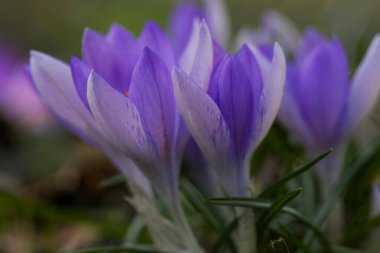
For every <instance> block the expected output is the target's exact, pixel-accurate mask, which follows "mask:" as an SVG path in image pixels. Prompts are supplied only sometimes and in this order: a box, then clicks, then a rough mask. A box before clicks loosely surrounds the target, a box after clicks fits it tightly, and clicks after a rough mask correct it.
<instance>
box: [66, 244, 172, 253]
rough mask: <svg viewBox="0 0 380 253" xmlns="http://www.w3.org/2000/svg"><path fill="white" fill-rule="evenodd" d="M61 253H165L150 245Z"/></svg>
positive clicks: (96, 248) (97, 248)
mask: <svg viewBox="0 0 380 253" xmlns="http://www.w3.org/2000/svg"><path fill="white" fill-rule="evenodd" d="M61 253H164V252H162V251H157V250H155V249H154V248H153V247H152V246H150V245H125V246H108V247H107V246H105V247H91V248H83V249H75V250H67V251H61ZM165 253H169V252H165ZM173 253H174V252H173Z"/></svg>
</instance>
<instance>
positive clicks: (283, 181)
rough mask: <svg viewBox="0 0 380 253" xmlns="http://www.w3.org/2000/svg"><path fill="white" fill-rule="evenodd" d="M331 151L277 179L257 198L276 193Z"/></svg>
mask: <svg viewBox="0 0 380 253" xmlns="http://www.w3.org/2000/svg"><path fill="white" fill-rule="evenodd" d="M331 151H332V149H329V150H327V151H326V152H324V153H323V154H321V155H320V156H318V157H317V158H315V159H313V160H312V161H310V162H309V163H307V164H306V165H304V166H302V167H301V168H299V169H297V170H295V171H293V172H291V173H289V174H288V175H286V176H284V177H283V178H281V179H279V180H278V181H277V182H275V183H274V184H272V185H271V186H270V187H268V188H267V189H266V190H264V191H263V192H262V193H261V194H260V195H259V196H258V197H259V198H264V197H266V196H268V195H269V194H270V193H272V192H274V191H276V190H277V189H279V188H280V187H282V186H283V185H284V184H286V183H287V182H288V181H290V180H291V179H293V178H295V177H297V176H298V175H300V174H302V173H304V172H305V171H307V170H308V169H310V168H312V167H313V166H314V165H315V164H317V163H318V162H319V161H321V160H322V159H323V158H325V157H326V156H328V155H329V154H330V153H331Z"/></svg>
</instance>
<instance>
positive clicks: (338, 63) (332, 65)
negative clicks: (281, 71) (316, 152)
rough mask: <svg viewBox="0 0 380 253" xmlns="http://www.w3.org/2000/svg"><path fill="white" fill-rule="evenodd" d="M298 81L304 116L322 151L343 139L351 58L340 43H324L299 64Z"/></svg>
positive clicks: (298, 93)
mask: <svg viewBox="0 0 380 253" xmlns="http://www.w3.org/2000/svg"><path fill="white" fill-rule="evenodd" d="M299 71H300V72H299V76H298V80H297V81H296V82H295V85H296V96H297V97H298V102H299V106H300V108H301V112H302V115H303V117H304V119H305V121H306V122H307V124H308V125H309V127H310V131H311V132H312V133H313V136H314V137H315V139H316V140H317V141H318V143H319V144H320V148H328V147H331V146H332V145H335V144H336V142H337V141H338V140H339V138H340V137H341V136H342V130H343V129H342V128H343V125H342V124H343V121H344V120H345V118H344V117H345V109H346V103H347V96H348V91H349V81H348V67H347V59H346V58H345V54H344V51H343V48H342V47H341V45H340V43H339V42H338V41H337V40H335V41H334V42H333V43H331V44H327V43H323V44H321V45H319V46H318V47H316V48H315V49H314V50H313V51H312V52H311V53H309V55H307V56H305V58H304V60H303V61H301V62H299Z"/></svg>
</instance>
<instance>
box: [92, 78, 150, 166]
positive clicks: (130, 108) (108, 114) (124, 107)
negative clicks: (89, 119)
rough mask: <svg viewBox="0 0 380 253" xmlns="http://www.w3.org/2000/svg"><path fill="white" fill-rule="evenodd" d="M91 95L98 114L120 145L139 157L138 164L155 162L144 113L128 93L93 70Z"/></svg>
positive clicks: (108, 132)
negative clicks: (111, 84)
mask: <svg viewBox="0 0 380 253" xmlns="http://www.w3.org/2000/svg"><path fill="white" fill-rule="evenodd" d="M87 99H88V102H89V105H90V108H91V111H92V114H93V115H94V118H95V119H96V121H97V122H98V124H100V125H101V126H102V128H103V130H104V131H105V132H106V134H107V136H108V137H109V138H111V141H112V142H113V143H114V144H115V145H116V146H118V147H121V148H122V149H123V150H125V151H126V152H127V154H128V155H129V156H130V157H132V158H133V160H134V161H138V162H139V163H138V165H141V164H143V165H146V164H145V163H148V164H149V162H152V161H151V159H150V158H151V157H154V150H153V148H152V145H151V143H150V140H149V138H148V137H147V135H146V133H145V130H144V127H143V125H142V121H141V117H140V113H139V111H138V110H137V108H136V106H135V105H134V104H133V103H132V102H131V101H130V99H129V98H128V97H126V96H124V95H123V94H121V93H120V92H118V91H117V90H115V89H114V88H112V87H111V86H110V85H109V84H108V83H107V82H106V81H105V80H104V79H102V78H101V77H100V76H99V75H98V74H96V73H95V72H91V74H90V76H89V78H88V89H87ZM139 167H141V168H143V167H147V166H139Z"/></svg>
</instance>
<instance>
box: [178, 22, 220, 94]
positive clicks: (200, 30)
mask: <svg viewBox="0 0 380 253" xmlns="http://www.w3.org/2000/svg"><path fill="white" fill-rule="evenodd" d="M213 50H214V49H213V41H212V38H211V34H210V31H209V29H208V27H207V24H206V22H205V21H204V20H202V22H201V23H200V24H199V23H198V21H197V20H195V21H194V24H193V31H192V34H191V36H190V40H189V43H188V44H187V47H186V49H185V51H184V53H183V55H182V56H181V59H180V66H181V68H182V69H183V70H184V71H185V72H186V73H187V74H189V75H190V76H191V78H192V79H193V80H194V81H195V82H196V83H198V85H200V86H201V87H202V89H203V90H207V89H208V85H209V81H210V77H211V73H212V69H213V57H214V54H213Z"/></svg>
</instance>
